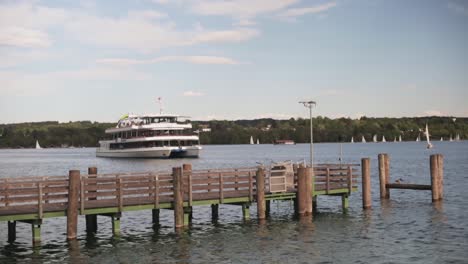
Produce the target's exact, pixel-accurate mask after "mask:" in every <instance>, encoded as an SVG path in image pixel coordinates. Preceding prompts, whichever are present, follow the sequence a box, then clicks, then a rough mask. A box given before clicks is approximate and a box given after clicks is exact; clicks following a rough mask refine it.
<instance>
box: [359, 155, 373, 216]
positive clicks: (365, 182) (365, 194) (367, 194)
mask: <svg viewBox="0 0 468 264" xmlns="http://www.w3.org/2000/svg"><path fill="white" fill-rule="evenodd" d="M361 174H362V207H363V208H364V209H369V208H371V205H372V198H371V179H370V159H369V158H365V159H361Z"/></svg>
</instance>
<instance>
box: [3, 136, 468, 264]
mask: <svg viewBox="0 0 468 264" xmlns="http://www.w3.org/2000/svg"><path fill="white" fill-rule="evenodd" d="M434 145H435V147H434V149H431V150H427V149H426V148H425V144H424V143H418V142H404V143H377V144H376V143H367V144H361V143H356V144H349V143H348V144H343V161H344V162H346V163H360V159H361V158H363V157H370V158H371V168H372V170H371V172H372V175H371V178H372V210H369V211H366V212H365V211H363V210H362V209H361V206H362V202H361V193H360V192H358V193H353V194H352V195H351V198H350V208H349V211H348V212H347V213H346V214H344V213H342V211H341V199H340V198H339V197H325V196H320V197H319V200H318V210H317V211H318V212H317V213H316V214H314V216H313V221H312V222H307V221H299V220H297V219H295V218H294V216H293V212H294V210H293V207H292V204H291V202H289V201H283V202H272V204H271V213H270V217H269V218H268V219H267V221H266V222H265V223H264V224H262V223H258V222H257V221H256V207H255V205H254V206H252V207H251V209H250V210H251V220H249V221H243V219H242V211H241V208H240V207H239V206H229V205H224V206H220V218H219V221H218V222H217V223H212V222H211V218H210V217H211V216H210V213H211V209H210V207H209V206H206V207H195V208H194V219H193V224H192V227H191V228H190V229H188V230H187V231H185V232H182V233H179V234H177V233H175V232H174V229H173V213H172V211H169V210H162V211H161V223H162V227H161V228H160V229H158V230H153V228H152V226H151V211H150V210H149V211H137V212H125V213H123V216H122V218H121V232H122V234H121V236H120V238H113V237H112V235H111V223H110V220H109V219H108V218H105V217H98V222H99V227H98V229H99V231H98V234H97V235H96V236H89V237H87V235H86V233H85V221H84V217H80V218H79V228H78V234H79V236H78V240H77V241H76V242H73V243H67V242H66V241H65V238H66V235H65V234H66V218H64V217H63V218H55V219H45V220H44V224H43V225H42V246H41V247H38V248H32V247H31V229H30V226H29V225H28V224H23V223H18V224H17V231H18V234H17V240H16V242H15V243H13V244H9V243H7V242H6V241H7V224H6V222H0V263H43V262H57V263H410V262H411V263H468V191H467V190H468V142H467V141H464V142H435V144H434ZM314 146H315V160H316V162H319V163H325V162H332V163H336V162H338V157H339V153H340V144H325V143H324V144H315V145H314ZM94 151H95V150H94V149H43V150H27V149H22V150H0V177H15V176H45V175H67V174H68V170H70V169H79V170H81V172H82V173H86V172H87V168H88V167H90V166H96V167H98V171H99V172H100V173H110V172H136V171H138V172H141V171H150V170H158V171H160V170H170V169H171V167H174V166H180V165H181V164H182V163H192V164H193V168H194V169H202V168H229V167H233V168H234V167H245V166H256V165H258V164H257V162H258V163H263V164H269V163H270V162H271V161H284V160H293V161H300V160H304V159H306V160H307V159H308V153H309V145H307V144H298V145H294V146H273V145H234V146H225V145H223V146H205V147H204V150H203V152H202V154H201V157H200V158H198V159H184V160H181V159H173V160H152V159H143V160H140V159H106V158H96V157H95V153H94ZM378 153H388V154H389V155H390V159H391V165H390V170H391V177H392V181H393V180H395V179H398V178H403V179H404V180H405V182H410V183H420V184H429V183H430V176H429V155H430V154H434V153H440V154H443V155H444V165H445V171H444V172H445V177H444V201H443V203H438V204H432V203H431V194H430V191H411V190H392V191H391V200H390V201H388V202H384V203H381V202H380V200H379V197H378V195H379V187H378V171H377V154H378Z"/></svg>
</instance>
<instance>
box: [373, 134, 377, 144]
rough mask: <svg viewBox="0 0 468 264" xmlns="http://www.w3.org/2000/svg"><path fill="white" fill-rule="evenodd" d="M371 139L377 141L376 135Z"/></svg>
mask: <svg viewBox="0 0 468 264" xmlns="http://www.w3.org/2000/svg"><path fill="white" fill-rule="evenodd" d="M372 141H374V143H375V142H377V135H374V137H372Z"/></svg>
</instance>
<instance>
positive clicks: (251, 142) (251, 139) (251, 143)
mask: <svg viewBox="0 0 468 264" xmlns="http://www.w3.org/2000/svg"><path fill="white" fill-rule="evenodd" d="M253 144H254V141H253V137H252V136H250V145H253Z"/></svg>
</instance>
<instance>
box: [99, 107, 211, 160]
mask: <svg viewBox="0 0 468 264" xmlns="http://www.w3.org/2000/svg"><path fill="white" fill-rule="evenodd" d="M184 118H186V117H183V116H178V115H167V114H147V115H126V116H123V117H122V118H121V119H120V120H119V122H118V124H117V126H116V127H115V128H109V129H106V134H107V135H108V136H109V138H108V139H105V140H100V141H99V145H100V146H99V148H98V149H97V150H96V156H97V157H115V158H172V157H176V158H185V157H198V155H199V152H200V150H201V149H202V147H201V146H200V140H199V137H198V135H196V134H195V133H194V132H193V131H192V124H191V123H189V122H180V121H179V120H181V119H184Z"/></svg>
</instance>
